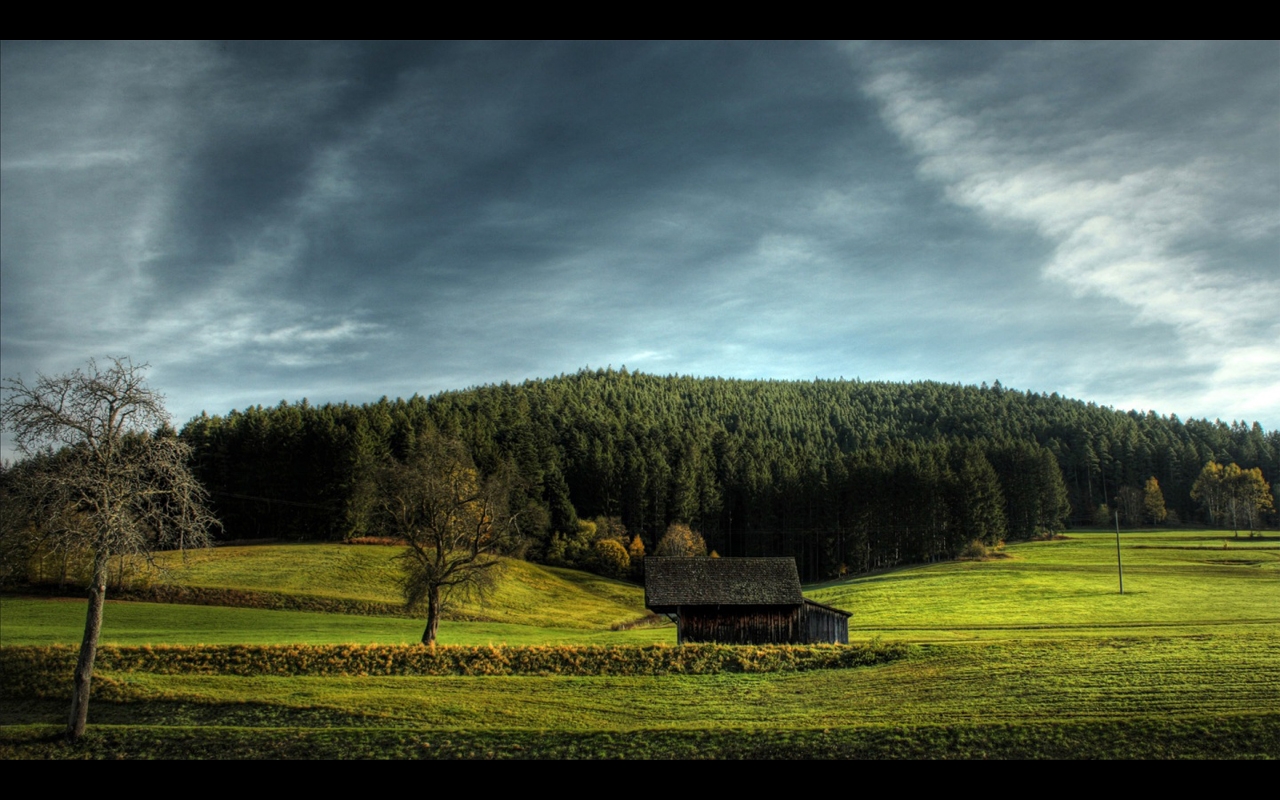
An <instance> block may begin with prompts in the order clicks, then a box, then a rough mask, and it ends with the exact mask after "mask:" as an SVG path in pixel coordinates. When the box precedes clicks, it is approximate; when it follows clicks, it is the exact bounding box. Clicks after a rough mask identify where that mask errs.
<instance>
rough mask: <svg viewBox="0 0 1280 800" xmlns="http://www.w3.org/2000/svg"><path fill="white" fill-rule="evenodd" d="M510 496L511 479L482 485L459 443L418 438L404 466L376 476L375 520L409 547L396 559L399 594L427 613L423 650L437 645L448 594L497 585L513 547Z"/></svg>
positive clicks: (513, 519) (498, 477) (391, 466)
mask: <svg viewBox="0 0 1280 800" xmlns="http://www.w3.org/2000/svg"><path fill="white" fill-rule="evenodd" d="M509 496H510V481H509V479H507V478H506V477H504V475H502V474H499V475H495V476H492V477H490V478H488V479H484V478H482V477H481V476H480V474H479V472H478V471H477V470H476V468H475V466H474V464H473V463H472V461H471V457H470V455H468V453H467V451H466V449H465V448H464V447H463V445H462V444H461V443H459V442H457V441H453V440H450V439H446V438H443V437H441V436H438V435H424V436H422V437H421V438H419V440H418V442H417V443H416V445H415V447H414V450H413V452H412V453H410V454H409V457H408V458H407V459H406V461H405V462H404V463H403V464H402V463H399V462H391V463H388V464H387V465H386V466H385V467H384V468H383V469H382V470H381V472H380V474H379V476H378V508H379V512H380V513H379V517H380V521H381V523H382V527H383V529H384V530H385V531H386V532H387V533H388V534H391V535H393V536H397V537H400V538H403V539H404V540H405V541H406V542H407V543H408V545H409V548H408V550H406V551H405V552H404V554H403V555H402V556H401V565H402V567H403V568H404V576H403V579H402V588H403V590H404V597H405V603H406V605H407V606H408V607H409V608H416V609H420V608H422V607H424V606H425V607H426V611H427V627H426V630H424V631H423V633H422V643H423V644H425V645H434V644H435V641H436V631H437V629H438V628H439V626H440V615H441V613H442V611H443V610H444V604H445V602H446V601H447V600H448V599H449V596H450V595H451V594H452V593H455V592H459V591H461V592H467V591H479V592H482V593H483V592H485V591H487V590H489V589H490V588H492V587H493V586H494V585H495V584H496V581H497V579H498V575H499V572H500V571H501V568H502V561H501V558H499V556H501V555H503V554H509V553H512V552H514V551H515V549H516V547H517V546H518V544H519V533H520V532H519V529H518V527H517V525H516V518H517V515H515V514H512V513H510V512H509V511H508V508H509V506H508V499H509Z"/></svg>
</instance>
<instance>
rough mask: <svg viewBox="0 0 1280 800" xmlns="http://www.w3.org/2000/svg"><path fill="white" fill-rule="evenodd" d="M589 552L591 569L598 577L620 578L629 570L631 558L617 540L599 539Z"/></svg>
mask: <svg viewBox="0 0 1280 800" xmlns="http://www.w3.org/2000/svg"><path fill="white" fill-rule="evenodd" d="M591 551H592V559H591V560H592V564H593V567H594V569H595V571H596V572H597V573H598V574H600V575H604V576H606V577H609V578H621V577H624V576H625V575H626V574H627V572H628V571H629V570H630V569H631V556H630V555H628V554H627V548H625V547H623V546H622V543H621V542H619V541H618V540H617V539H599V540H597V541H596V543H595V544H593V545H592V546H591Z"/></svg>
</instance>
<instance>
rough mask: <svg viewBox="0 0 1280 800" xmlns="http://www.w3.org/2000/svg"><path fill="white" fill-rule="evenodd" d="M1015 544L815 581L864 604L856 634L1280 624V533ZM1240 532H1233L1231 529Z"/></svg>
mask: <svg viewBox="0 0 1280 800" xmlns="http://www.w3.org/2000/svg"><path fill="white" fill-rule="evenodd" d="M1121 537H1122V545H1121V558H1122V560H1123V564H1124V590H1125V593H1124V594H1123V595H1121V594H1119V582H1118V579H1117V574H1116V551H1115V534H1114V532H1112V533H1090V532H1085V533H1072V534H1071V535H1070V537H1069V538H1067V539H1061V540H1056V541H1047V542H1026V543H1020V544H1014V545H1010V546H1009V547H1008V548H1007V549H1006V553H1007V554H1008V555H1009V556H1010V557H1009V558H1003V559H997V560H992V561H955V562H947V563H942V564H930V565H925V566H917V567H910V568H907V569H901V570H896V571H893V572H889V573H885V574H882V575H876V576H872V577H865V578H853V579H849V580H843V581H838V582H833V583H827V584H823V585H820V586H816V587H810V590H809V592H808V594H809V596H810V597H812V598H813V599H815V600H818V601H820V602H824V603H828V604H830V605H834V606H836V607H838V608H843V609H846V610H848V611H852V612H853V614H854V617H853V619H852V620H851V622H850V635H851V636H852V637H855V638H856V637H858V636H876V635H879V636H892V637H894V638H897V639H901V640H907V641H949V640H966V639H990V638H1009V637H1013V638H1017V639H1027V638H1036V637H1049V638H1061V637H1063V636H1086V637H1089V636H1097V635H1119V634H1124V635H1130V636H1132V635H1159V634H1161V633H1173V634H1177V633H1197V634H1199V633H1208V632H1212V631H1214V630H1220V629H1223V628H1224V626H1225V627H1226V628H1233V627H1238V626H1244V627H1245V628H1246V629H1249V628H1253V627H1256V626H1268V625H1272V626H1277V627H1280V540H1277V539H1276V538H1275V537H1271V538H1269V539H1267V540H1265V541H1263V540H1260V539H1254V540H1252V541H1250V540H1248V539H1242V540H1239V543H1237V542H1229V544H1230V547H1229V549H1223V541H1224V536H1223V535H1222V534H1216V535H1213V534H1208V533H1205V532H1194V533H1186V532H1174V531H1151V532H1146V531H1144V532H1137V533H1123V534H1121ZM1226 537H1230V533H1229V532H1228V533H1227V534H1226Z"/></svg>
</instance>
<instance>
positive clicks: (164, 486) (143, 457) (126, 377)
mask: <svg viewBox="0 0 1280 800" xmlns="http://www.w3.org/2000/svg"><path fill="white" fill-rule="evenodd" d="M146 370H147V365H146V364H141V365H137V364H134V363H132V362H131V361H130V360H128V359H126V358H113V359H111V362H110V364H109V365H108V366H105V367H99V366H98V364H97V363H96V362H95V361H93V360H90V361H89V363H88V365H87V366H86V368H85V369H83V370H75V371H74V372H71V373H68V374H65V375H56V376H46V375H38V376H37V377H36V380H35V382H34V383H32V384H31V385H28V384H26V383H25V382H24V381H23V380H22V378H21V377H18V378H15V379H12V380H5V382H4V390H5V396H4V399H3V401H0V421H3V425H4V427H5V428H7V429H8V430H10V431H12V432H13V434H14V442H15V444H16V445H17V448H18V450H19V451H21V452H22V453H24V454H25V455H26V456H28V458H30V459H32V460H33V462H34V466H33V468H30V469H24V470H20V471H19V473H17V474H19V475H20V477H21V481H20V485H19V486H18V487H16V491H17V492H19V494H20V496H21V497H22V498H23V500H24V502H25V503H26V507H27V511H28V514H29V516H30V518H31V519H34V520H36V521H37V524H38V525H39V527H40V528H41V529H42V531H43V532H44V534H45V535H46V536H48V537H50V539H51V540H54V541H55V542H58V541H59V540H60V544H61V546H63V547H65V548H68V549H69V548H76V549H83V550H86V551H88V553H90V554H91V557H92V560H93V570H92V578H91V580H90V586H89V608H88V615H87V617H86V620H85V627H84V639H83V640H82V642H81V645H80V657H79V660H78V661H77V663H76V671H75V685H74V689H73V691H72V700H71V714H70V718H69V720H68V722H67V736H68V738H70V739H73V740H74V739H77V738H79V737H80V736H81V735H82V734H83V733H84V729H85V725H86V722H87V720H88V713H89V689H90V684H91V681H92V677H93V662H94V658H95V656H96V655H97V650H98V636H99V632H100V631H101V628H102V608H103V604H104V602H105V600H106V589H107V566H108V563H109V560H110V558H111V557H112V556H129V555H135V554H138V555H143V556H145V557H147V558H150V555H151V553H152V552H153V551H154V550H157V549H167V548H187V547H198V546H203V545H205V544H207V543H208V541H209V532H210V530H211V529H212V528H213V527H214V526H215V525H217V521H216V520H215V519H214V518H213V517H212V515H210V514H209V512H208V511H207V510H206V507H205V502H206V499H207V497H206V492H205V490H204V488H203V487H202V486H201V485H200V484H199V482H198V481H196V479H195V478H194V477H193V476H192V474H191V472H190V470H189V469H188V462H189V459H190V455H191V453H190V448H189V447H188V446H187V445H186V444H185V443H183V442H182V441H181V440H179V439H178V438H177V436H176V435H174V433H173V430H172V428H170V427H169V426H168V422H169V415H168V413H167V412H166V411H165V408H164V397H163V396H162V395H160V394H159V393H157V392H155V391H154V390H152V389H151V388H149V387H148V386H147V383H146ZM55 448H57V449H56V450H55Z"/></svg>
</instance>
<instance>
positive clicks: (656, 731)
mask: <svg viewBox="0 0 1280 800" xmlns="http://www.w3.org/2000/svg"><path fill="white" fill-rule="evenodd" d="M1224 541H1226V546H1225V548H1224ZM226 550H227V551H238V552H229V553H226V554H224V553H222V552H220V551H212V552H211V553H208V554H202V556H203V557H201V558H197V559H194V560H193V561H192V562H191V563H190V564H189V565H188V566H187V567H185V568H175V569H174V570H173V572H172V574H171V575H170V577H169V579H170V580H173V581H189V582H190V583H191V585H202V586H207V587H216V586H219V585H220V584H219V583H218V582H219V581H223V583H222V584H221V585H223V586H231V587H238V588H246V589H254V590H256V591H291V592H299V593H310V594H316V595H319V594H323V593H332V594H335V595H340V594H341V593H343V592H346V593H349V594H348V595H347V596H350V597H359V598H366V599H371V600H373V599H380V598H381V599H386V600H388V601H389V600H390V599H392V597H393V595H391V594H389V593H390V592H393V591H394V572H392V571H389V570H388V568H387V567H386V566H385V563H384V562H386V560H387V559H389V558H390V557H391V556H393V555H394V549H392V548H381V547H346V548H345V549H344V548H343V546H339V545H313V546H302V545H293V546H278V547H277V546H260V547H251V548H226ZM1122 552H1123V558H1124V568H1125V571H1124V577H1125V594H1124V595H1123V596H1121V595H1119V594H1118V592H1117V591H1116V589H1117V586H1116V564H1115V539H1114V534H1106V533H1072V534H1071V535H1070V537H1069V538H1067V539H1065V540H1060V541H1052V542H1031V543H1023V544H1017V545H1012V546H1010V547H1008V548H1007V550H1006V556H1007V557H1004V558H998V559H993V560H989V561H968V562H950V563H939V564H933V565H928V566H919V567H913V568H908V569H902V570H897V571H893V572H887V573H884V574H879V575H872V576H866V577H861V578H854V579H849V580H844V581H839V582H833V583H828V584H823V585H821V586H815V587H807V590H806V591H807V594H808V595H809V596H811V597H813V598H815V599H818V600H820V601H823V602H827V603H831V604H833V605H836V606H839V607H842V608H846V609H848V610H850V611H852V612H854V615H855V616H854V618H853V620H852V631H851V634H852V638H853V639H855V640H863V641H866V640H872V639H876V638H878V639H880V640H882V641H905V642H910V643H912V644H911V646H910V649H909V652H908V654H907V657H905V658H901V659H898V660H895V661H892V662H891V663H883V664H879V665H877V666H867V667H856V668H847V669H817V670H811V671H801V672H786V671H784V672H769V673H763V674H754V673H737V672H724V673H720V674H710V675H681V674H670V675H650V676H631V677H628V676H611V677H600V676H592V675H585V676H584V675H572V676H568V675H564V676H562V675H547V674H542V675H505V676H486V677H478V676H462V675H457V676H443V677H424V676H418V675H382V676H376V675H359V674H349V675H344V674H333V675H326V676H323V677H317V676H311V675H303V676H292V677H286V676H278V675H270V674H260V675H243V674H234V675H233V674H225V673H219V672H218V671H217V670H213V671H212V672H208V671H189V670H188V671H178V672H176V673H175V674H157V672H155V671H142V670H137V671H130V670H123V671H114V672H113V671H111V670H103V671H102V672H101V673H100V677H101V678H102V681H101V685H102V690H101V692H100V693H99V695H98V696H96V698H95V700H94V702H93V703H92V704H91V707H90V734H89V735H88V736H87V737H86V739H85V740H84V742H83V743H82V744H80V745H77V746H76V747H74V748H68V747H66V746H64V745H62V744H60V743H58V742H56V741H55V738H56V732H57V731H58V730H59V726H60V725H61V724H62V721H63V718H64V716H65V713H66V698H65V697H64V696H63V695H64V694H66V692H63V691H61V686H60V684H59V683H58V681H59V680H60V679H59V678H58V676H56V675H54V676H46V677H45V678H44V679H45V680H46V681H48V682H49V688H36V689H34V690H33V689H26V690H23V689H21V688H20V687H19V686H18V685H17V684H18V681H19V677H18V676H16V675H9V674H6V676H5V681H6V688H5V691H4V693H3V699H2V700H0V756H3V757H7V758H15V757H58V758H61V757H121V756H123V757H138V756H155V757H305V756H311V757H322V756H328V757H377V756H382V757H415V758H416V757H446V758H452V757H479V758H484V757H615V758H640V757H803V756H817V757H941V758H947V757H953V758H954V757H960V758H975V757H1143V758H1168V757H1211V758H1223V757H1244V758H1258V757H1261V758H1276V757H1280V539H1277V538H1276V537H1274V536H1271V537H1267V538H1255V539H1252V540H1249V539H1239V540H1232V539H1231V538H1230V534H1229V533H1228V534H1222V533H1205V532H1194V533H1193V532H1172V531H1160V532H1141V533H1125V534H1123V551H1122ZM379 564H383V566H378V565H379ZM290 565H292V567H290ZM522 570H527V571H522ZM344 574H346V575H353V576H358V575H361V574H364V575H366V576H372V577H370V579H369V580H367V581H363V580H361V579H359V578H355V579H353V580H354V583H355V584H356V585H348V584H347V583H346V582H345V580H344V579H343V578H342V575H344ZM304 576H305V577H304ZM277 578H278V580H277ZM535 578H536V579H537V580H541V581H547V582H550V583H551V584H553V585H554V586H555V587H556V588H555V589H554V591H555V592H562V593H563V594H560V595H556V596H555V597H554V598H550V599H539V598H540V593H542V592H544V591H551V590H544V588H543V587H541V586H539V585H534V586H529V585H509V586H507V587H506V589H505V590H504V592H503V593H500V594H499V595H495V596H494V597H493V598H490V599H489V600H487V601H486V604H485V605H484V606H483V607H482V609H481V610H482V612H483V616H484V617H485V618H486V619H487V621H484V622H468V621H462V620H460V619H457V618H455V620H454V621H451V622H446V623H444V624H442V626H441V636H440V640H441V642H442V643H443V644H446V645H447V644H458V645H462V644H490V643H495V644H496V643H500V642H503V643H506V644H509V645H527V644H543V643H546V644H614V643H616V644H618V645H619V646H626V645H634V644H641V643H652V642H667V643H669V642H671V641H672V639H673V638H674V637H673V634H672V629H671V628H670V627H665V628H649V629H643V628H642V629H638V630H632V631H625V632H615V631H611V630H609V628H610V626H611V625H613V624H614V623H615V622H616V621H622V620H625V619H628V618H631V619H634V618H636V617H638V616H639V612H640V610H641V609H640V607H639V605H638V604H639V602H640V598H641V596H642V593H641V591H640V589H639V588H638V587H634V586H627V585H625V584H619V583H616V582H611V581H604V580H603V579H599V578H594V577H590V576H583V575H581V574H580V573H572V572H569V571H565V570H545V569H544V568H541V567H534V566H533V565H519V566H518V567H516V568H515V569H513V570H512V572H510V573H509V581H510V583H512V584H515V583H517V582H518V581H519V580H521V579H528V580H530V581H532V580H534V579H535ZM378 581H381V583H379V582H378ZM504 598H505V599H504ZM568 598H572V599H568ZM473 602H474V601H473ZM562 603H563V604H565V605H572V604H573V603H577V604H579V606H580V607H575V608H566V607H565V605H562ZM476 607H478V606H473V607H472V608H471V609H469V610H464V611H462V612H461V613H460V614H459V615H458V616H460V617H468V616H470V617H472V618H474V617H475V615H476V611H475V609H476ZM83 608H84V606H83V603H76V602H68V601H65V600H49V599H31V598H5V599H4V600H3V604H2V605H0V643H2V644H3V646H4V647H5V648H20V647H22V646H26V645H37V644H51V643H56V642H67V643H72V642H75V641H76V640H78V638H79V635H80V632H81V628H82V625H83V613H84V612H83ZM610 609H616V611H612V610H610ZM420 627H421V623H420V622H418V621H416V620H412V619H401V618H395V617H377V616H355V615H340V614H316V613H305V612H290V611H270V610H263V609H255V608H218V607H209V606H205V607H198V606H178V605H174V606H157V605H152V604H143V603H113V604H110V606H109V608H108V611H107V617H106V622H105V624H104V630H103V640H104V642H115V643H118V644H142V643H151V644H161V643H179V644H193V643H196V642H202V643H205V644H217V643H232V642H241V643H316V644H321V643H333V642H353V643H374V642H380V643H399V642H411V641H416V639H417V637H418V636H419V635H420V633H421V631H420ZM11 652H18V651H17V650H15V651H11ZM66 680H67V683H68V684H69V680H70V676H69V675H68V676H67V679H66ZM33 685H37V687H39V686H43V685H44V684H39V682H37V684H33ZM24 686H25V684H24ZM51 737H54V738H51Z"/></svg>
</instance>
